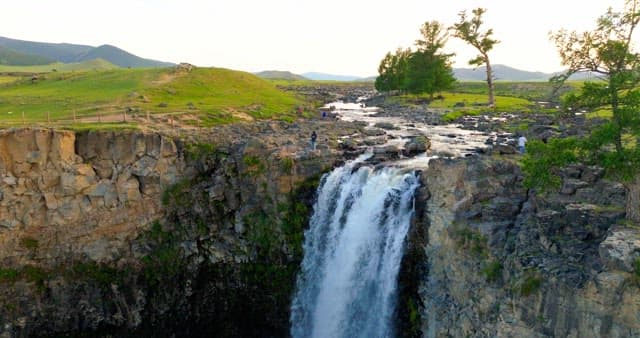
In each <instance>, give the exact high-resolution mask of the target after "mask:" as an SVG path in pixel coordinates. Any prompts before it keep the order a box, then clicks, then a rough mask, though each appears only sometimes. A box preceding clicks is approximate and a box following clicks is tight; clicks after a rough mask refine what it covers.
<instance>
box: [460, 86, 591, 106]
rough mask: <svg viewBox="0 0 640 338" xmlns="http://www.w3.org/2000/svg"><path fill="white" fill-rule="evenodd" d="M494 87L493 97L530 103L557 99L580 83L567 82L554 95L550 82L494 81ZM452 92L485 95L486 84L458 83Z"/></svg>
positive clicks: (576, 87) (575, 88)
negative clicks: (516, 99)
mask: <svg viewBox="0 0 640 338" xmlns="http://www.w3.org/2000/svg"><path fill="white" fill-rule="evenodd" d="M494 85H495V95H498V96H511V97H518V98H522V99H526V100H530V101H549V100H551V99H557V95H562V94H564V93H567V92H569V91H573V90H577V89H578V88H579V87H580V86H581V85H582V81H567V82H565V84H564V85H563V86H562V87H561V88H560V89H559V90H558V92H557V93H555V94H554V84H552V83H550V82H537V81H536V82H511V81H496V82H495V83H494ZM452 91H453V92H457V93H467V94H484V95H486V93H487V84H486V83H485V82H483V81H479V82H458V83H457V84H456V86H455V87H454V89H453V90H452ZM485 101H486V99H485Z"/></svg>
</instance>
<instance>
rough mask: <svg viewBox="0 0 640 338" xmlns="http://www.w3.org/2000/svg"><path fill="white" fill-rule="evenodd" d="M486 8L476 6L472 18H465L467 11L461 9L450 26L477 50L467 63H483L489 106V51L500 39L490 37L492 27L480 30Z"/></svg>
mask: <svg viewBox="0 0 640 338" xmlns="http://www.w3.org/2000/svg"><path fill="white" fill-rule="evenodd" d="M486 11H487V10H486V9H484V8H476V9H474V10H473V11H472V13H473V18H467V12H466V11H462V12H460V13H459V14H458V16H459V17H460V21H459V22H458V23H456V24H454V25H453V26H452V27H451V30H452V31H453V36H454V37H456V38H459V39H461V40H463V41H465V42H466V43H468V44H470V45H471V46H473V47H474V48H475V49H477V50H478V53H479V54H478V56H476V57H475V58H474V59H471V60H469V64H470V65H473V66H481V65H483V64H484V65H485V69H486V73H487V86H488V87H489V102H488V103H489V106H491V107H493V106H495V97H494V91H495V88H494V84H493V70H492V69H491V62H489V51H491V50H492V49H493V46H494V45H495V44H497V43H499V42H500V41H498V40H495V39H492V38H491V36H492V35H493V29H488V30H486V31H484V32H481V31H480V27H481V26H482V24H483V21H482V15H483V14H484V13H485V12H486Z"/></svg>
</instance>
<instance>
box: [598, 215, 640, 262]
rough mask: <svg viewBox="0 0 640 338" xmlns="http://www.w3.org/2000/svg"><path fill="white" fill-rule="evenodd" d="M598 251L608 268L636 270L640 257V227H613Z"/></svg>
mask: <svg viewBox="0 0 640 338" xmlns="http://www.w3.org/2000/svg"><path fill="white" fill-rule="evenodd" d="M598 251H599V253H600V258H602V260H603V261H604V262H605V266H607V267H608V268H610V269H615V270H622V271H626V272H631V273H633V272H635V269H636V267H635V262H636V260H637V259H639V258H640V229H637V228H625V227H622V226H615V227H613V228H611V229H610V230H609V233H608V235H607V238H606V239H605V240H604V241H603V242H602V243H600V247H599V249H598Z"/></svg>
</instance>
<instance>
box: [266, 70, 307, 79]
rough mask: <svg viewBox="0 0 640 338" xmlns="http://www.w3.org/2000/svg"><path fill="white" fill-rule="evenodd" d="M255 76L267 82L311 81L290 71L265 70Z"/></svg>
mask: <svg viewBox="0 0 640 338" xmlns="http://www.w3.org/2000/svg"><path fill="white" fill-rule="evenodd" d="M255 74H256V75H257V76H258V77H261V78H263V79H267V80H288V81H302V80H309V79H307V78H306V77H304V76H302V75H298V74H294V73H292V72H289V71H282V70H265V71H262V72H258V73H255Z"/></svg>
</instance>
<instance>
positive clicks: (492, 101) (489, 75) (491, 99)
mask: <svg viewBox="0 0 640 338" xmlns="http://www.w3.org/2000/svg"><path fill="white" fill-rule="evenodd" d="M484 60H485V66H486V68H487V86H488V87H489V102H488V104H489V107H492V108H493V107H495V106H496V99H495V97H494V96H493V92H494V84H493V70H492V69H491V63H490V62H489V56H488V55H485V56H484Z"/></svg>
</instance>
